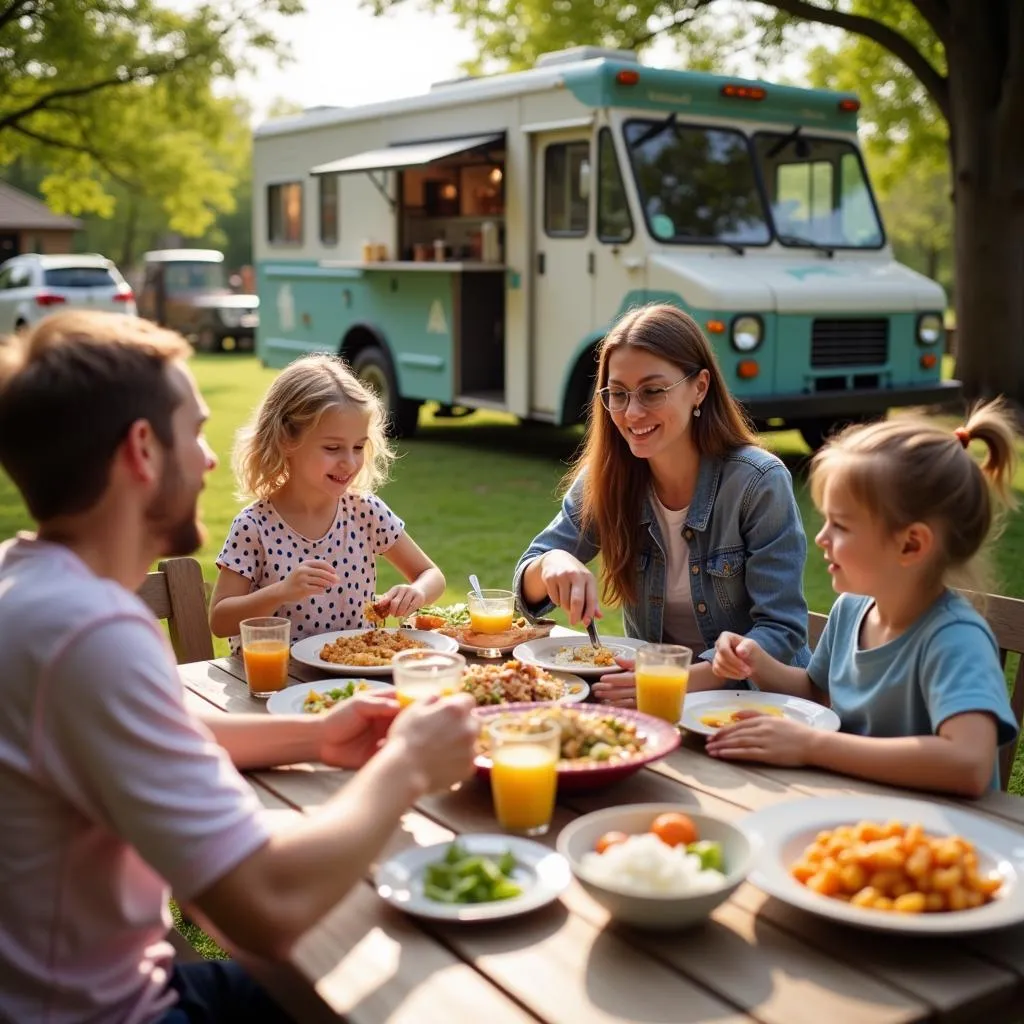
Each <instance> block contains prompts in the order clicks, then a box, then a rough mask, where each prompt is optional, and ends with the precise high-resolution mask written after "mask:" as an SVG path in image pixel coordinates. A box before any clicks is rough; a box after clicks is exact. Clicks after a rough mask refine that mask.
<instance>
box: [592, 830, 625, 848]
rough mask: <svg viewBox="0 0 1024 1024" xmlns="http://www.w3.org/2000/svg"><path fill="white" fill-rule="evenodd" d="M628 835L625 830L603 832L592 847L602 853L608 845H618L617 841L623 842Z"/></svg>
mask: <svg viewBox="0 0 1024 1024" xmlns="http://www.w3.org/2000/svg"><path fill="white" fill-rule="evenodd" d="M628 838H629V836H627V835H626V833H625V832H605V834H604V835H603V836H601V838H600V839H598V841H597V843H596V845H595V846H594V849H595V850H596V851H597V852H598V853H604V851H605V850H607V849H608V847H609V846H618V845H619V843H624V842H625V841H626V840H627V839H628Z"/></svg>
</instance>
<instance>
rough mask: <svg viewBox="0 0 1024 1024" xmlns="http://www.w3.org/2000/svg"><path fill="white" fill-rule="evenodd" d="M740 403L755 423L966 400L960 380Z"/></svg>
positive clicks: (867, 413)
mask: <svg viewBox="0 0 1024 1024" xmlns="http://www.w3.org/2000/svg"><path fill="white" fill-rule="evenodd" d="M737 397H739V396H737ZM739 401H740V402H742V403H743V406H744V408H745V409H746V410H747V413H748V414H749V415H750V416H751V417H752V418H753V419H755V420H771V419H781V420H793V421H795V420H809V419H829V418H834V419H843V418H846V417H857V418H860V417H862V416H864V415H868V416H871V415H874V414H877V413H884V412H886V411H887V410H888V409H893V408H896V407H898V406H906V405H955V404H957V403H959V402H961V401H963V386H962V385H961V383H960V381H958V380H944V381H940V382H939V383H937V384H923V385H919V386H914V387H903V388H888V389H886V390H879V389H878V388H871V389H870V390H864V391H817V392H814V393H813V394H807V395H771V396H767V397H765V398H739Z"/></svg>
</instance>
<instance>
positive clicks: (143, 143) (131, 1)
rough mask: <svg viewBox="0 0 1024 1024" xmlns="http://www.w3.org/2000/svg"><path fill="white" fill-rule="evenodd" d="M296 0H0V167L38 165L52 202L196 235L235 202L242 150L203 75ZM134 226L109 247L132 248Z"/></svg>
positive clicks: (233, 114) (125, 253) (265, 38)
mask: <svg viewBox="0 0 1024 1024" xmlns="http://www.w3.org/2000/svg"><path fill="white" fill-rule="evenodd" d="M301 10H302V2H301V0H252V2H247V0H218V2H205V3H201V4H199V5H197V6H196V7H195V8H194V9H193V10H191V11H190V12H187V13H183V12H181V11H177V10H172V9H169V8H167V7H165V6H163V5H162V4H161V3H160V2H159V0H0V168H2V167H4V166H9V165H11V164H12V163H13V162H14V161H16V160H17V161H21V162H22V163H24V164H26V165H29V166H32V167H35V168H45V169H46V171H47V173H46V175H45V177H44V178H43V179H42V181H41V182H40V184H39V189H40V191H41V193H42V194H43V196H44V197H45V198H46V200H47V202H48V203H49V204H50V206H51V207H53V208H54V209H55V210H57V211H59V212H64V213H72V214H87V213H94V214H98V215H100V216H102V217H111V216H113V214H114V211H115V209H116V207H117V206H118V204H119V203H120V204H121V205H122V208H123V212H124V215H125V216H126V218H127V221H128V223H129V224H130V223H131V222H133V221H134V222H136V223H138V224H144V223H146V222H148V221H149V220H151V219H153V220H155V219H157V211H159V214H160V215H162V216H163V219H164V221H165V223H166V224H167V226H168V227H169V228H170V229H171V230H172V231H176V232H179V233H181V234H183V235H188V236H200V235H202V234H204V233H205V232H206V231H207V230H209V228H210V227H211V225H212V224H213V223H214V221H215V219H216V217H217V216H218V214H222V213H230V212H231V211H232V210H234V209H235V205H236V197H235V188H236V182H237V181H238V178H239V175H240V174H241V173H242V172H243V167H244V164H243V163H242V161H243V159H246V160H247V154H248V152H249V149H248V148H247V147H248V146H249V145H250V143H249V141H248V126H247V125H244V126H243V129H242V130H241V131H240V126H239V117H238V112H237V109H236V106H235V103H234V101H232V100H226V99H224V98H221V97H218V96H217V95H216V94H215V93H214V90H213V86H214V83H215V82H217V81H223V80H226V79H230V78H232V77H233V76H234V75H235V74H237V73H238V72H239V71H240V70H241V69H242V68H244V67H247V66H248V64H247V61H248V60H249V59H250V58H251V55H252V54H253V53H254V52H257V51H264V52H271V53H275V54H277V55H279V56H281V57H283V56H284V53H283V52H282V51H281V49H280V47H279V46H278V44H277V43H276V41H275V39H274V37H273V36H272V35H271V34H270V33H269V32H268V30H267V29H266V28H265V26H264V22H265V20H266V17H267V16H268V15H271V14H285V15H288V14H296V13H298V12H300V11H301ZM136 235H137V231H135V230H127V231H126V233H125V234H124V235H123V236H122V245H120V246H119V247H118V250H119V256H120V258H121V259H122V260H129V261H130V259H131V258H132V257H133V256H134V239H135V237H136Z"/></svg>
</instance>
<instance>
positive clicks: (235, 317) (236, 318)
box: [218, 309, 242, 327]
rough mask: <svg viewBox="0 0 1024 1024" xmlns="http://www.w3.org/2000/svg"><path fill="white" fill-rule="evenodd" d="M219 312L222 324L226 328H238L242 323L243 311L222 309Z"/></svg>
mask: <svg viewBox="0 0 1024 1024" xmlns="http://www.w3.org/2000/svg"><path fill="white" fill-rule="evenodd" d="M218 312H219V314H220V322H221V323H222V324H223V325H224V326H225V327H237V326H238V325H239V324H240V323H241V322H242V313H241V310H238V309H221V310H218Z"/></svg>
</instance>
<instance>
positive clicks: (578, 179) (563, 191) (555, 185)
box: [544, 142, 590, 238]
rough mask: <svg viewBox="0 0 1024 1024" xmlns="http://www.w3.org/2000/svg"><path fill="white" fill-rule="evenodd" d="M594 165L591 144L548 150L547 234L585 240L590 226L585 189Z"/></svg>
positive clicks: (567, 144)
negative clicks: (585, 181)
mask: <svg viewBox="0 0 1024 1024" xmlns="http://www.w3.org/2000/svg"><path fill="white" fill-rule="evenodd" d="M589 165H590V143H589V142H559V143H555V144H553V145H550V146H548V147H547V149H545V150H544V231H545V233H546V234H548V235H555V236H557V237H560V238H573V237H578V238H582V237H583V236H584V235H585V234H586V233H587V229H588V225H589V220H590V216H589V208H588V196H587V195H586V194H585V192H584V189H583V182H584V180H585V179H586V177H587V173H588V172H589Z"/></svg>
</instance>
